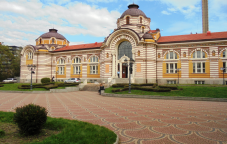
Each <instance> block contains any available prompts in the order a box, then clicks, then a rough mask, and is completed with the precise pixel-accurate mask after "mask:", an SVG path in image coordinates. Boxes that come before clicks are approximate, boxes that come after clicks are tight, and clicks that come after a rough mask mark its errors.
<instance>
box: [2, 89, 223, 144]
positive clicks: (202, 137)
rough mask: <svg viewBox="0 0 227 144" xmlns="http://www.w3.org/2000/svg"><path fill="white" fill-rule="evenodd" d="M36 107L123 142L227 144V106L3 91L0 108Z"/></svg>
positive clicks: (5, 109) (92, 94)
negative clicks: (94, 126)
mask: <svg viewBox="0 0 227 144" xmlns="http://www.w3.org/2000/svg"><path fill="white" fill-rule="evenodd" d="M28 103H35V104H38V105H41V106H44V107H46V108H47V109H48V111H49V113H48V115H49V116H51V117H63V118H68V119H77V120H81V121H86V122H90V123H93V124H99V125H102V126H105V127H107V128H109V129H111V130H113V131H115V133H117V134H118V135H119V137H120V141H121V143H122V144H125V143H127V144H151V143H152V144H156V143H157V144H164V143H165V144H172V143H178V144H183V143H187V144H217V143H218V144H224V143H226V142H227V102H206V101H183V100H155V99H132V98H112V97H102V96H99V95H97V93H96V92H85V91H79V92H69V93H50V94H49V93H47V94H27V93H0V110H1V111H14V110H13V108H15V107H18V106H22V105H24V104H28Z"/></svg>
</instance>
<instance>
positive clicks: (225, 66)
mask: <svg viewBox="0 0 227 144" xmlns="http://www.w3.org/2000/svg"><path fill="white" fill-rule="evenodd" d="M226 64H227V62H223V63H222V67H223V68H225V69H224V73H226V68H227V65H226Z"/></svg>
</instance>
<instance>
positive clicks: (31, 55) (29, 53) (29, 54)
mask: <svg viewBox="0 0 227 144" xmlns="http://www.w3.org/2000/svg"><path fill="white" fill-rule="evenodd" d="M28 59H33V53H32V52H31V51H29V52H28Z"/></svg>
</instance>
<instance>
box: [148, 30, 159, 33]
mask: <svg viewBox="0 0 227 144" xmlns="http://www.w3.org/2000/svg"><path fill="white" fill-rule="evenodd" d="M155 32H157V30H150V31H149V32H148V33H155Z"/></svg>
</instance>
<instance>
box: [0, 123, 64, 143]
mask: <svg viewBox="0 0 227 144" xmlns="http://www.w3.org/2000/svg"><path fill="white" fill-rule="evenodd" d="M0 129H2V130H4V131H5V136H4V137H2V138H1V139H0V143H1V144H24V143H28V142H33V141H37V142H38V141H43V140H44V139H45V138H47V137H49V136H51V135H53V134H58V133H60V131H55V130H48V129H43V130H42V131H41V133H40V134H39V135H34V136H23V135H20V133H19V128H18V127H17V125H16V124H12V123H0Z"/></svg>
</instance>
